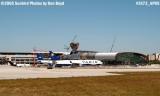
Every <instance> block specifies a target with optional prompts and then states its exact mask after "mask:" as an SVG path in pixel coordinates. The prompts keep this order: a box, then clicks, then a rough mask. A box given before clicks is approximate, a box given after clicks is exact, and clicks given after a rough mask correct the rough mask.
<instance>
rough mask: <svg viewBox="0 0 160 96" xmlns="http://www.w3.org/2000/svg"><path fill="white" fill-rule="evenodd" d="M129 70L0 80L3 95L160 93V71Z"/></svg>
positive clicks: (152, 95) (146, 95) (138, 95)
mask: <svg viewBox="0 0 160 96" xmlns="http://www.w3.org/2000/svg"><path fill="white" fill-rule="evenodd" d="M125 74H126V75H121V76H104V77H79V78H58V79H24V80H0V96H160V72H144V73H125Z"/></svg>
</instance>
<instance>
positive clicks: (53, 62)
mask: <svg viewBox="0 0 160 96" xmlns="http://www.w3.org/2000/svg"><path fill="white" fill-rule="evenodd" d="M61 56H62V54H60V53H55V52H52V51H49V58H50V59H49V60H45V59H44V56H43V54H42V53H37V61H38V62H39V63H42V64H47V65H48V69H50V68H52V67H53V66H54V67H63V66H69V67H71V66H87V65H91V66H96V65H102V64H103V63H102V62H101V61H100V60H61Z"/></svg>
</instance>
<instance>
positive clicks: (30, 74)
mask: <svg viewBox="0 0 160 96" xmlns="http://www.w3.org/2000/svg"><path fill="white" fill-rule="evenodd" d="M149 71H160V68H137V69H136V68H115V69H114V68H55V69H47V68H45V67H42V68H41V67H40V68H34V67H20V68H19V67H13V66H8V65H0V79H27V78H61V77H87V76H109V75H120V74H116V73H110V72H149Z"/></svg>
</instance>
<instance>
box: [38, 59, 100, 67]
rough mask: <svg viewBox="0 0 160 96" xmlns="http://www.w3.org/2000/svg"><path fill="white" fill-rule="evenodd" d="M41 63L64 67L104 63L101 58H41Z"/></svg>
mask: <svg viewBox="0 0 160 96" xmlns="http://www.w3.org/2000/svg"><path fill="white" fill-rule="evenodd" d="M39 62H40V63H43V64H53V66H55V67H62V66H72V65H77V66H86V65H92V66H96V65H102V64H103V63H102V62H101V61H100V60H55V61H53V60H39Z"/></svg>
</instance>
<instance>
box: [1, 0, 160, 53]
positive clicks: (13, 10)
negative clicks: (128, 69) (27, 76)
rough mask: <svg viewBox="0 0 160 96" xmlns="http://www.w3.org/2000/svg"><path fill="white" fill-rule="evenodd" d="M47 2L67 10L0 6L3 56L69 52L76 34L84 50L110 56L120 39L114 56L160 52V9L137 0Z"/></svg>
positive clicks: (65, 0)
mask: <svg viewBox="0 0 160 96" xmlns="http://www.w3.org/2000/svg"><path fill="white" fill-rule="evenodd" d="M0 1H2V0H0ZM9 1H11V0H9ZM14 1H16V0H14ZM18 1H22V0H18ZM28 1H29V0H28ZM33 1H40V0H33ZM41 1H42V0H41ZM43 1H53V2H54V1H61V2H64V6H2V5H1V6H0V44H1V46H0V51H1V52H3V51H5V52H6V51H7V52H8V51H9V52H15V51H16V52H19V51H20V52H26V51H32V50H33V48H36V49H39V50H46V51H48V50H53V51H66V50H65V49H64V45H69V43H70V42H71V41H72V39H73V37H74V36H75V35H77V38H76V39H75V41H77V42H79V43H80V48H79V49H80V50H92V51H100V52H109V51H110V49H111V46H112V43H113V41H114V38H116V39H115V42H114V47H113V52H126V51H127V52H128V51H129V52H140V53H144V54H148V53H154V52H160V38H159V37H160V5H159V6H150V7H148V6H138V5H136V1H137V0H43ZM139 1H141V0H139ZM146 1H149V0H146ZM150 1H152V0H150ZM157 1H158V0H157Z"/></svg>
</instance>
